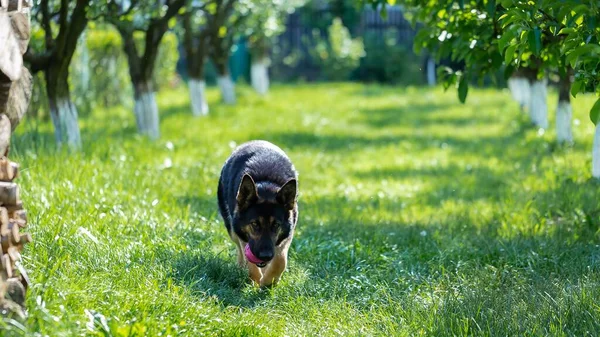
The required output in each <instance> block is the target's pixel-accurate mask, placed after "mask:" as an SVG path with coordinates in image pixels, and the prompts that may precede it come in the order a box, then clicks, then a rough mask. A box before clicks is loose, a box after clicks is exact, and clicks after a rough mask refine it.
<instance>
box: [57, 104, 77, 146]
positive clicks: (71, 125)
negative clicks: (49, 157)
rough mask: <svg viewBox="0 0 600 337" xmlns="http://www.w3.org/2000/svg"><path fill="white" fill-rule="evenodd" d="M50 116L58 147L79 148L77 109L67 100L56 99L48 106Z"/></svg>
mask: <svg viewBox="0 0 600 337" xmlns="http://www.w3.org/2000/svg"><path fill="white" fill-rule="evenodd" d="M50 116H51V117H52V123H53V124H54V136H55V137H56V142H57V144H58V145H59V146H61V145H62V144H65V143H66V144H67V145H68V146H69V147H70V148H72V149H79V148H81V134H80V132H79V124H78V115H77V108H76V107H75V104H73V102H71V100H70V99H68V98H58V99H57V100H56V103H55V104H52V103H51V104H50Z"/></svg>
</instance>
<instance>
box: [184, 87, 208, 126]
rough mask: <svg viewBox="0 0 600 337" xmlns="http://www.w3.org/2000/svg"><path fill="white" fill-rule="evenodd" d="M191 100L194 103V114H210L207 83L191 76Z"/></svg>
mask: <svg viewBox="0 0 600 337" xmlns="http://www.w3.org/2000/svg"><path fill="white" fill-rule="evenodd" d="M189 87H190V101H191V103H192V115H194V116H196V117H198V116H206V115H208V103H207V102H206V83H205V82H204V81H203V80H201V79H197V78H190V82H189Z"/></svg>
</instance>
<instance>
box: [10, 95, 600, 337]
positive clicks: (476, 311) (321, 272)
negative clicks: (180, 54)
mask: <svg viewBox="0 0 600 337" xmlns="http://www.w3.org/2000/svg"><path fill="white" fill-rule="evenodd" d="M209 94H210V95H209V98H210V102H211V103H213V104H212V106H211V109H212V110H211V115H210V116H209V117H206V118H193V117H192V116H191V113H190V112H189V108H188V97H187V96H188V93H187V90H186V89H185V88H181V89H179V90H171V91H167V92H163V93H161V94H160V95H159V105H160V107H161V119H162V125H161V131H162V137H161V140H160V141H156V142H151V141H149V140H147V139H145V138H143V137H140V136H137V135H136V134H135V125H134V118H133V115H132V113H131V112H130V109H126V108H117V109H112V110H109V111H97V112H96V113H95V114H93V115H92V116H88V117H85V118H82V119H81V127H82V138H83V140H84V142H85V144H84V150H83V152H82V153H80V154H67V153H64V152H59V151H57V150H56V149H55V148H54V146H53V145H52V144H53V140H52V139H53V138H52V130H51V128H50V125H49V123H42V122H35V121H33V120H28V121H26V122H25V123H24V125H22V126H20V127H19V129H18V134H17V135H16V136H15V139H14V145H13V152H12V154H11V156H12V158H13V159H14V160H16V161H18V162H20V163H21V165H22V168H23V170H22V175H21V177H20V178H19V179H18V182H19V184H20V185H21V189H22V199H23V201H24V203H25V205H26V208H27V209H28V211H29V214H30V226H29V231H30V232H31V233H32V234H33V238H34V242H33V243H32V244H31V245H29V246H28V247H27V249H26V251H25V252H24V264H25V265H26V267H27V269H28V270H29V272H30V276H31V278H32V281H33V287H32V288H31V289H30V292H29V294H28V295H29V297H28V300H27V303H28V307H29V314H30V316H29V318H28V320H27V321H26V322H25V323H24V325H23V326H18V325H15V323H14V322H12V323H11V322H8V324H9V326H10V327H12V330H13V332H15V334H19V333H20V331H25V334H28V335H32V334H34V333H35V332H39V335H38V336H42V335H43V336H52V337H55V336H73V335H94V336H96V335H97V336H102V335H106V336H129V335H139V336H159V335H160V336H169V335H170V336H178V335H182V336H199V335H223V336H254V335H260V336H284V335H287V336H334V335H344V336H352V335H384V336H392V335H393V336H418V335H429V336H448V335H461V336H463V335H494V336H517V335H518V336H522V335H535V336H548V335H555V336H598V335H600V306H599V304H598V303H600V284H599V283H600V248H599V246H598V245H599V244H600V232H599V231H598V228H599V227H600V206H599V204H600V203H599V201H598V197H599V196H600V184H599V183H597V182H595V181H592V180H590V176H591V173H590V171H591V144H592V136H593V125H592V124H591V123H590V122H589V119H588V117H587V112H588V110H589V108H590V107H591V105H592V104H593V101H594V97H586V96H581V97H578V98H577V100H576V102H575V103H576V104H575V107H574V110H575V119H576V120H575V125H574V134H575V138H576V143H575V145H574V146H573V147H563V146H559V145H557V144H556V143H555V141H554V139H555V135H554V130H553V129H551V130H548V131H546V133H545V134H544V133H542V132H538V131H537V130H535V129H533V128H532V127H530V126H529V125H528V123H527V122H526V118H525V116H522V115H521V114H520V112H519V111H518V107H517V104H516V103H515V102H514V101H512V99H511V98H510V95H509V93H508V92H506V91H505V92H498V91H485V90H472V91H471V92H470V94H469V99H468V103H467V104H466V105H461V104H459V103H458V100H457V99H456V94H455V92H453V91H449V92H447V93H444V92H443V91H442V90H440V89H435V90H431V89H414V88H390V87H379V86H364V85H358V84H341V85H332V84H330V85H316V86H315V85H312V86H311V85H299V86H279V87H276V88H274V90H273V91H272V93H271V94H270V95H269V96H268V99H264V98H260V97H257V96H256V95H254V94H253V93H252V92H251V91H250V90H249V89H247V88H245V89H244V88H243V89H241V90H240V97H239V102H238V105H237V106H235V107H227V106H223V105H220V104H218V103H217V101H218V94H217V92H216V91H214V89H211V91H210V92H209ZM555 101H556V94H555V93H552V94H551V97H550V98H549V109H550V111H552V112H553V111H554V109H555V106H556V102H555ZM551 115H552V116H551V122H553V120H554V119H553V113H551ZM552 125H553V124H552ZM250 139H266V140H270V141H272V142H274V143H276V144H278V145H279V146H281V147H282V148H283V149H284V150H285V151H286V152H287V153H288V155H289V156H290V157H291V159H292V161H293V162H294V163H295V165H296V168H297V169H298V171H299V173H300V180H299V181H300V192H301V195H300V220H299V224H298V231H297V233H296V236H295V239H294V242H293V243H292V248H291V253H290V260H291V261H290V265H289V268H288V271H287V272H286V273H285V274H284V276H283V280H282V282H281V283H280V284H279V286H277V287H275V288H273V289H267V290H259V289H256V288H254V287H252V286H251V285H250V283H249V282H248V281H247V279H246V275H245V273H244V272H243V271H241V270H239V269H238V268H237V267H236V264H235V249H234V246H233V244H232V243H231V242H230V241H229V238H228V236H227V234H226V231H225V229H224V226H223V223H222V220H221V219H220V218H219V216H218V212H217V206H216V187H217V181H218V177H219V173H220V169H221V166H222V164H223V162H224V161H225V159H226V158H227V156H228V155H229V154H230V152H231V150H232V148H233V147H234V146H235V145H236V144H240V143H242V142H244V141H247V140H250Z"/></svg>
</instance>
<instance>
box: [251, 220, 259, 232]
mask: <svg viewBox="0 0 600 337" xmlns="http://www.w3.org/2000/svg"><path fill="white" fill-rule="evenodd" d="M250 226H252V229H254V230H255V231H257V230H259V229H260V226H259V225H258V222H256V221H253V222H251V223H250Z"/></svg>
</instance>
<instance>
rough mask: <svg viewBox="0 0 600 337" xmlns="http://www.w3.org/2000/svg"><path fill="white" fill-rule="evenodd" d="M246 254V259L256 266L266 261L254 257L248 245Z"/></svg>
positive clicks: (245, 250)
mask: <svg viewBox="0 0 600 337" xmlns="http://www.w3.org/2000/svg"><path fill="white" fill-rule="evenodd" d="M244 253H245V254H246V258H247V259H248V261H250V262H252V263H254V264H258V263H263V262H264V261H263V260H261V259H259V258H258V257H256V256H254V254H252V251H251V250H250V245H249V244H246V248H244Z"/></svg>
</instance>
